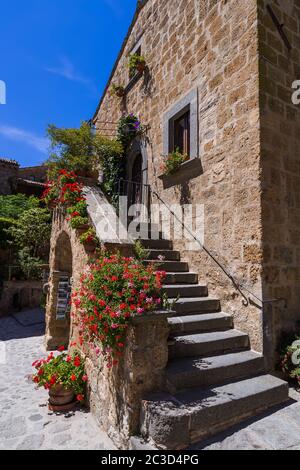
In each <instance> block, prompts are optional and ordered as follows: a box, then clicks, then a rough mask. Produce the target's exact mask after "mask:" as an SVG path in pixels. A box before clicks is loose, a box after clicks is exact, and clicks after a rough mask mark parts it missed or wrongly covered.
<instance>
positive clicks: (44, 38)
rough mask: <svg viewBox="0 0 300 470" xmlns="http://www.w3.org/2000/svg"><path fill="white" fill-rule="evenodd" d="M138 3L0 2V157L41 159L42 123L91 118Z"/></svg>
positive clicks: (24, 161)
mask: <svg viewBox="0 0 300 470" xmlns="http://www.w3.org/2000/svg"><path fill="white" fill-rule="evenodd" d="M135 6H136V0H13V1H7V2H1V7H0V11H1V16H0V80H2V81H4V82H5V83H6V90H7V96H6V104H5V105H1V104H0V157H1V156H2V157H7V158H12V159H15V160H18V161H19V162H20V163H21V165H22V166H29V165H37V164H39V163H41V162H43V161H45V159H46V158H47V150H48V142H47V140H46V137H45V134H46V128H47V124H48V123H53V124H56V125H57V126H60V127H77V126H78V125H79V124H80V121H81V120H86V119H89V118H91V117H92V116H93V113H94V111H95V109H96V106H97V104H98V101H99V99H100V96H101V94H102V91H103V88H104V87H105V84H106V82H107V79H108V77H109V75H110V72H111V69H112V66H113V64H114V61H115V59H116V57H117V54H118V52H119V49H120V47H121V44H122V41H123V39H124V37H125V34H126V32H127V29H128V26H129V24H130V22H131V19H132V16H133V13H134V10H135Z"/></svg>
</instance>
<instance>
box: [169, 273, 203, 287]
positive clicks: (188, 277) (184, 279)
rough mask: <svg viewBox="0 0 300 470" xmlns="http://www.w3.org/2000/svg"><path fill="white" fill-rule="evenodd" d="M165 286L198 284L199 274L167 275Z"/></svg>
mask: <svg viewBox="0 0 300 470" xmlns="http://www.w3.org/2000/svg"><path fill="white" fill-rule="evenodd" d="M164 284H198V274H196V273H190V272H187V273H172V272H169V273H167V275H166V277H165V279H164Z"/></svg>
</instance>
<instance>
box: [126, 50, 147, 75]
mask: <svg viewBox="0 0 300 470" xmlns="http://www.w3.org/2000/svg"><path fill="white" fill-rule="evenodd" d="M128 67H129V73H130V75H131V76H133V75H135V74H136V73H143V72H144V71H145V68H146V59H145V57H144V56H142V55H139V54H130V56H129V62H128Z"/></svg>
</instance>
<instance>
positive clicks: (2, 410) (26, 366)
mask: <svg viewBox="0 0 300 470" xmlns="http://www.w3.org/2000/svg"><path fill="white" fill-rule="evenodd" d="M22 325H27V326H22ZM43 335H44V323H43V315H42V313H41V312H40V311H37V310H34V311H33V310H31V311H28V312H22V313H18V314H15V315H14V316H13V317H4V318H1V319H0V450H8V449H16V450H35V449H41V450H50V449H53V450H56V449H62V450H69V449H74V450H112V449H115V446H114V445H113V443H112V441H111V440H110V439H109V438H108V436H107V435H106V434H105V433H104V432H103V431H101V429H99V427H98V426H97V425H96V423H95V421H94V418H93V416H92V415H91V414H90V413H88V412H87V411H85V410H83V409H80V408H78V409H76V410H75V411H74V412H70V413H68V414H55V413H52V412H50V411H49V410H48V407H47V397H48V393H47V392H46V391H45V390H44V389H38V390H36V389H35V386H34V384H33V383H32V382H31V380H30V378H29V376H30V374H32V372H33V369H32V367H31V364H32V362H33V361H34V360H35V359H38V358H40V357H43V356H45V354H46V351H45V349H44V346H43V340H44V338H43ZM4 352H5V356H6V360H5V361H4V360H3V357H4Z"/></svg>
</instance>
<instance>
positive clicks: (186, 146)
mask: <svg viewBox="0 0 300 470" xmlns="http://www.w3.org/2000/svg"><path fill="white" fill-rule="evenodd" d="M185 116H187V121H188V123H187V126H186V132H187V142H186V143H185V142H184V141H183V145H182V148H180V147H181V146H180V144H179V143H178V142H176V134H177V132H176V126H177V125H178V124H179V121H181V120H182V119H183V118H185ZM183 140H184V136H183ZM177 148H179V149H180V151H181V153H182V154H184V155H185V154H186V155H188V157H189V158H190V156H191V110H190V105H188V106H187V107H185V108H184V109H182V110H181V111H180V112H179V113H178V114H177V115H175V116H174V117H173V118H172V119H170V121H169V153H171V152H174V151H176V149H177Z"/></svg>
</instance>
